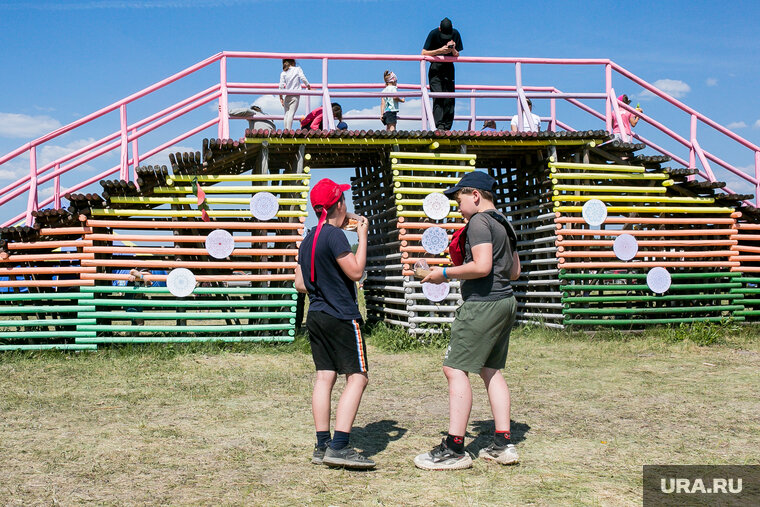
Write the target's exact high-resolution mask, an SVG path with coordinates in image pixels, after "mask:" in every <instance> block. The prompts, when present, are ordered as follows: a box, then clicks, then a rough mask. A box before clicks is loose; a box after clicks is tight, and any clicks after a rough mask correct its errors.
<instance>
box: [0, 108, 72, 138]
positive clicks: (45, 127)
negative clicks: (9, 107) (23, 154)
mask: <svg viewBox="0 0 760 507" xmlns="http://www.w3.org/2000/svg"><path fill="white" fill-rule="evenodd" d="M60 126H61V123H60V122H59V121H58V120H56V119H55V118H51V117H50V116H44V115H41V116H29V115H27V114H17V113H0V137H20V138H28V137H36V136H41V135H43V134H47V133H48V132H50V131H52V130H55V129H57V128H58V127H60Z"/></svg>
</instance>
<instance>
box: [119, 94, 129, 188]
mask: <svg viewBox="0 0 760 507" xmlns="http://www.w3.org/2000/svg"><path fill="white" fill-rule="evenodd" d="M119 117H120V119H121V162H120V164H119V179H122V180H125V181H129V154H128V153H127V149H128V147H129V145H128V144H127V134H128V133H127V105H126V104H122V105H121V106H119Z"/></svg>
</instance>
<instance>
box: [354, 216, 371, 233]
mask: <svg viewBox="0 0 760 507" xmlns="http://www.w3.org/2000/svg"><path fill="white" fill-rule="evenodd" d="M356 222H357V223H356V233H357V234H358V235H360V236H361V235H364V236H366V235H367V234H368V233H369V220H367V217H362V216H360V217H358V218H357V219H356Z"/></svg>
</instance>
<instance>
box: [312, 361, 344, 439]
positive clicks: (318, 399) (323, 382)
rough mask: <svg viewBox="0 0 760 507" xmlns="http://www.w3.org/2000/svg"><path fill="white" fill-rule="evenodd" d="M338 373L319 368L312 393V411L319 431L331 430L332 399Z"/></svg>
mask: <svg viewBox="0 0 760 507" xmlns="http://www.w3.org/2000/svg"><path fill="white" fill-rule="evenodd" d="M337 378H338V374H337V373H336V372H334V371H330V370H317V379H316V381H315V382H314V391H313V392H312V395H311V411H312V414H313V415H314V427H315V428H316V430H317V431H330V400H331V397H332V390H333V386H335V380H336V379H337Z"/></svg>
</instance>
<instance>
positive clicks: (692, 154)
mask: <svg viewBox="0 0 760 507" xmlns="http://www.w3.org/2000/svg"><path fill="white" fill-rule="evenodd" d="M696 138H697V117H696V115H693V114H692V115H691V130H690V133H689V142H690V143H691V146H690V148H689V169H694V168H696V167H697V152H696V150H695V149H694V139H696Z"/></svg>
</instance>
